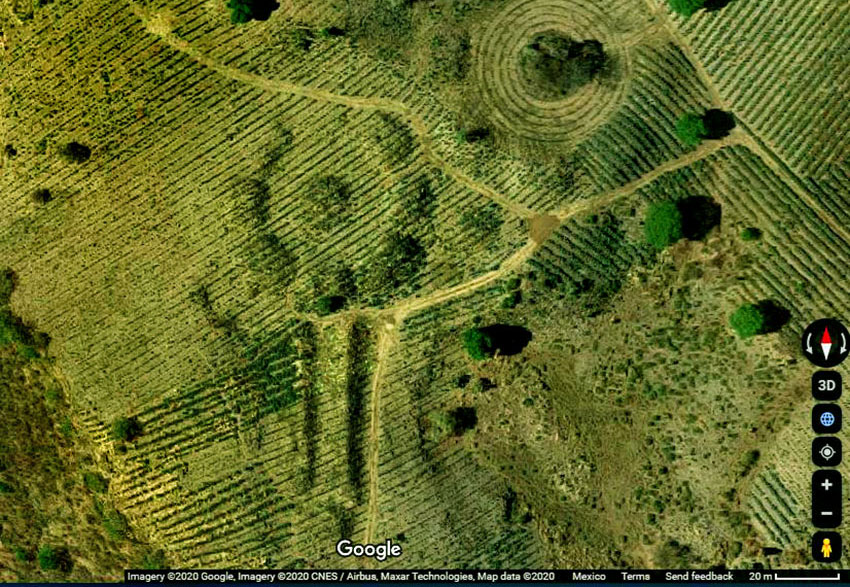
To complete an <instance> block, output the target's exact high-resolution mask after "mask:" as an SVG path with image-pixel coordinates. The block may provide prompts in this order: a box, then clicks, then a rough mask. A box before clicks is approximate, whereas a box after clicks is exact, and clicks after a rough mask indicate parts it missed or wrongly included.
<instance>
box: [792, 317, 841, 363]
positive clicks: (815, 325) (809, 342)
mask: <svg viewBox="0 0 850 587" xmlns="http://www.w3.org/2000/svg"><path fill="white" fill-rule="evenodd" d="M802 348H803V354H804V355H806V358H807V359H808V360H809V361H811V362H812V363H814V364H815V365H817V366H818V367H824V368H826V369H829V368H831V367H835V366H837V365H839V364H841V362H842V361H844V359H846V358H847V355H848V353H850V332H848V331H847V329H846V328H845V327H844V325H843V324H842V323H841V322H839V321H838V320H833V319H831V318H822V319H820V320H815V321H814V322H812V323H811V324H809V325H808V326H807V327H806V329H805V330H804V331H803V341H802Z"/></svg>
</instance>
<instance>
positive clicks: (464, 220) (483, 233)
mask: <svg viewBox="0 0 850 587" xmlns="http://www.w3.org/2000/svg"><path fill="white" fill-rule="evenodd" d="M503 223H504V219H503V218H502V211H501V210H500V209H499V206H497V205H496V204H492V203H491V204H488V205H486V206H483V207H480V208H475V209H471V210H465V211H464V212H463V214H461V216H460V225H461V226H462V227H463V228H464V229H465V230H467V231H469V232H472V233H473V234H474V236H475V238H476V239H481V238H485V237H489V236H495V235H496V233H497V232H498V230H499V229H500V228H501V227H502V224H503Z"/></svg>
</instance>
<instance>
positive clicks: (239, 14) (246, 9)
mask: <svg viewBox="0 0 850 587" xmlns="http://www.w3.org/2000/svg"><path fill="white" fill-rule="evenodd" d="M278 6H279V5H278V3H277V2H275V1H274V0H228V2H227V8H228V9H230V22H232V23H233V24H245V23H246V22H249V21H251V20H268V18H269V16H271V13H272V12H274V11H275V9H277V7H278Z"/></svg>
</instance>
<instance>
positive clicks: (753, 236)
mask: <svg viewBox="0 0 850 587" xmlns="http://www.w3.org/2000/svg"><path fill="white" fill-rule="evenodd" d="M760 238H761V230H759V229H758V228H756V227H754V226H748V227H747V228H745V229H744V230H742V231H741V240H744V241H756V240H758V239H760Z"/></svg>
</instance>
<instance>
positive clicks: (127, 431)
mask: <svg viewBox="0 0 850 587" xmlns="http://www.w3.org/2000/svg"><path fill="white" fill-rule="evenodd" d="M141 434H142V425H141V424H139V421H138V420H136V419H135V418H119V419H117V420H116V421H115V422H114V423H113V424H112V437H113V438H114V439H116V440H123V441H124V442H132V441H133V440H135V439H136V438H138V437H139V436H140V435H141Z"/></svg>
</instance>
